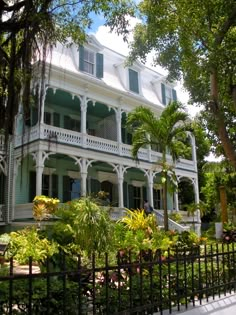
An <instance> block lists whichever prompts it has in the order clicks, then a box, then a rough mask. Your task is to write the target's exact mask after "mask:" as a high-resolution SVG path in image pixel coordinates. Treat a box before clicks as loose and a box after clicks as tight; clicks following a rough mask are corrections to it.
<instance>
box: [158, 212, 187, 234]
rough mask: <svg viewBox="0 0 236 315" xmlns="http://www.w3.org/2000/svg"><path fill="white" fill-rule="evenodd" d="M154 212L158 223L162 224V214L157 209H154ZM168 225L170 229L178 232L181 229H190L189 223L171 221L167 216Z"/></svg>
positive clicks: (181, 230)
mask: <svg viewBox="0 0 236 315" xmlns="http://www.w3.org/2000/svg"><path fill="white" fill-rule="evenodd" d="M154 213H155V215H156V218H157V222H158V225H160V226H164V214H163V213H161V212H160V211H158V210H154ZM168 225H169V229H170V230H174V231H178V232H180V233H182V232H183V231H189V230H190V226H189V225H187V226H184V225H181V224H179V223H177V222H175V221H173V220H172V219H170V218H168Z"/></svg>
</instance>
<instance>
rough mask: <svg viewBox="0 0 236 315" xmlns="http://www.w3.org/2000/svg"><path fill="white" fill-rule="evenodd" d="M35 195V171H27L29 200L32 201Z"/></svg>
mask: <svg viewBox="0 0 236 315" xmlns="http://www.w3.org/2000/svg"><path fill="white" fill-rule="evenodd" d="M35 196H36V172H34V171H31V172H30V173H29V202H33V200H34V197H35Z"/></svg>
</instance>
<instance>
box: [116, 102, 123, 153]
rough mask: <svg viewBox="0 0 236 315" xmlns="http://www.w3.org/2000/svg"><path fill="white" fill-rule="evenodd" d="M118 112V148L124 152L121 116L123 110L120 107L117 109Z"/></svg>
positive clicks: (120, 151)
mask: <svg viewBox="0 0 236 315" xmlns="http://www.w3.org/2000/svg"><path fill="white" fill-rule="evenodd" d="M115 113H116V134H117V142H118V148H119V154H120V155H121V153H122V148H121V147H122V136H121V117H122V111H121V109H120V108H117V109H115Z"/></svg>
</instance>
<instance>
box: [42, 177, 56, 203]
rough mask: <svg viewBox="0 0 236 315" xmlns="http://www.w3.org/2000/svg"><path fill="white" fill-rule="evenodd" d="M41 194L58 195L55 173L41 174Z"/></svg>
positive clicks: (54, 196)
mask: <svg viewBox="0 0 236 315" xmlns="http://www.w3.org/2000/svg"><path fill="white" fill-rule="evenodd" d="M42 195H44V196H49V197H53V198H56V197H58V176H57V175H56V174H52V175H46V174H43V176H42Z"/></svg>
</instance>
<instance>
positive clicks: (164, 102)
mask: <svg viewBox="0 0 236 315" xmlns="http://www.w3.org/2000/svg"><path fill="white" fill-rule="evenodd" d="M161 97H162V104H164V105H166V87H165V84H163V83H161Z"/></svg>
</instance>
